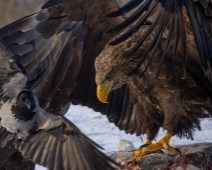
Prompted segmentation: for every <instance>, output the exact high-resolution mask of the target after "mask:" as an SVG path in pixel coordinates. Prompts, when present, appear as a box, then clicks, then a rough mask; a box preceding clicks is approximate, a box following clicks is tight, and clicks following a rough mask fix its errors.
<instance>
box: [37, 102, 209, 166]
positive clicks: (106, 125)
mask: <svg viewBox="0 0 212 170" xmlns="http://www.w3.org/2000/svg"><path fill="white" fill-rule="evenodd" d="M66 117H67V118H68V119H69V120H71V121H72V122H73V123H74V124H75V125H76V126H78V128H80V129H81V131H83V132H84V133H85V134H86V135H87V136H88V137H90V138H91V139H92V140H93V141H95V142H96V143H98V144H99V145H101V146H102V147H103V148H105V150H104V152H109V151H116V150H117V144H118V142H119V140H120V139H125V140H128V141H131V142H132V143H133V144H134V146H135V147H136V148H138V147H139V146H140V145H142V142H143V140H145V135H143V136H142V138H141V137H137V136H135V135H129V134H126V133H125V132H124V131H120V130H119V129H118V128H117V127H115V125H114V124H112V123H110V122H108V120H107V117H106V116H104V115H102V114H101V113H98V112H94V111H93V110H92V109H89V108H87V107H82V106H73V105H72V106H71V107H70V109H69V111H68V113H67V114H66ZM201 128H202V130H201V131H196V132H195V133H194V140H188V139H186V138H183V139H179V138H178V137H172V138H171V140H170V144H171V145H177V144H191V143H197V142H211V141H212V118H208V119H202V120H201ZM165 133H166V131H163V130H162V129H161V130H160V131H159V134H158V136H157V138H156V140H158V139H160V138H161V137H163V136H164V134H165ZM36 170H46V168H44V167H42V166H38V165H37V166H36Z"/></svg>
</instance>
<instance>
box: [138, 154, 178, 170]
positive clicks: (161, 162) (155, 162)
mask: <svg viewBox="0 0 212 170" xmlns="http://www.w3.org/2000/svg"><path fill="white" fill-rule="evenodd" d="M137 162H138V165H139V166H140V167H142V170H151V169H154V170H158V169H168V168H169V167H170V166H171V165H173V163H174V159H173V158H172V157H170V156H168V155H165V154H150V155H147V156H144V157H140V158H138V159H137ZM150 167H151V169H150Z"/></svg>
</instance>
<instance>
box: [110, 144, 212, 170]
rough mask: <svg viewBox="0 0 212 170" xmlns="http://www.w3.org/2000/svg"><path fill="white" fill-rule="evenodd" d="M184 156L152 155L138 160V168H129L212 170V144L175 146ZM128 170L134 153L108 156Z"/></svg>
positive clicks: (134, 167) (142, 169) (123, 152)
mask: <svg viewBox="0 0 212 170" xmlns="http://www.w3.org/2000/svg"><path fill="white" fill-rule="evenodd" d="M175 147H176V148H178V149H180V151H181V153H182V155H181V156H180V155H179V154H170V153H168V152H167V151H166V150H163V151H164V153H165V154H158V153H155V154H153V153H152V154H150V155H146V156H142V157H140V158H138V159H137V165H136V166H129V167H128V170H212V143H197V144H190V145H178V146H175ZM130 150H131V149H130ZM108 155H109V156H110V157H111V158H112V159H114V160H115V161H117V162H118V163H120V164H121V165H122V166H123V167H121V168H120V169H119V170H127V168H126V165H127V162H128V161H129V160H130V159H131V158H132V157H133V155H134V153H133V151H118V152H111V153H109V154H108Z"/></svg>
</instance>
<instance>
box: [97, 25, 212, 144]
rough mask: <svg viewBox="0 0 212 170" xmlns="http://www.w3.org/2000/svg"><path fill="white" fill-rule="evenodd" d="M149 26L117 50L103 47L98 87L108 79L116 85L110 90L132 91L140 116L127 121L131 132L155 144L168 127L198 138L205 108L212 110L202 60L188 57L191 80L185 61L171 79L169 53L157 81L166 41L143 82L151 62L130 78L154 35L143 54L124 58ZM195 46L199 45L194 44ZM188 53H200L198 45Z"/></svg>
mask: <svg viewBox="0 0 212 170" xmlns="http://www.w3.org/2000/svg"><path fill="white" fill-rule="evenodd" d="M145 27H147V26H145ZM145 27H144V28H141V29H140V30H139V31H138V33H136V34H134V35H133V36H131V37H130V38H129V39H128V40H126V41H125V42H123V43H121V44H118V45H115V46H112V45H108V46H106V47H105V48H104V49H103V51H102V52H101V54H100V55H99V56H98V57H97V58H96V61H95V69H96V83H97V84H98V85H100V86H104V84H105V83H106V82H107V81H114V82H113V85H112V88H111V89H110V91H113V90H115V89H117V87H121V86H122V85H126V86H127V87H128V88H129V90H130V93H131V100H132V101H133V103H134V105H135V111H134V112H135V114H132V115H131V117H129V118H128V119H125V121H126V122H127V123H129V125H128V126H127V125H126V129H125V130H126V131H127V132H128V133H136V134H137V135H141V134H147V138H148V139H151V140H153V139H154V138H155V136H156V134H157V132H158V130H159V128H160V127H163V128H164V129H166V130H168V131H169V132H171V133H172V134H174V135H178V136H180V137H182V136H183V137H187V138H191V139H193V138H192V134H193V131H194V129H195V128H198V129H200V126H199V118H202V117H204V116H206V117H208V114H206V113H205V111H204V109H203V108H205V109H209V111H210V109H211V102H210V99H211V97H212V96H211V94H212V91H211V87H210V85H211V84H210V82H209V80H208V78H207V77H204V72H203V71H202V69H201V67H200V66H198V65H197V63H196V62H195V60H194V57H198V56H194V57H193V56H192V55H191V54H190V53H188V56H189V57H188V60H187V62H188V65H187V75H186V79H182V69H181V63H180V61H177V64H176V66H175V72H174V74H173V75H172V77H171V71H170V70H171V66H172V63H171V59H172V56H171V55H170V54H167V57H166V59H165V61H164V63H163V67H162V69H161V72H160V74H159V76H158V77H157V78H156V73H157V71H158V68H159V66H160V61H161V55H162V52H163V51H162V49H161V48H162V47H163V43H165V40H164V41H162V43H161V48H159V49H157V51H156V53H155V58H154V59H153V60H152V62H151V65H150V67H149V68H148V69H147V71H146V72H145V73H144V75H143V76H142V77H141V78H139V75H140V73H141V72H143V71H144V70H145V68H146V65H147V64H148V61H149V60H146V61H145V62H144V63H143V64H142V65H141V67H140V68H139V69H138V70H137V71H136V72H135V73H134V74H133V75H131V76H129V72H130V71H132V70H133V69H134V68H135V67H136V64H137V63H138V61H139V60H140V55H141V56H142V55H144V53H145V49H147V48H148V46H149V43H150V42H151V40H152V39H153V37H154V34H153V35H150V36H149V37H148V39H147V40H146V41H145V42H144V43H143V45H142V46H141V47H140V48H139V50H138V51H139V55H138V53H137V55H136V54H134V55H132V56H126V57H123V54H125V53H127V51H129V50H130V49H131V48H132V47H133V46H134V45H135V44H136V43H137V41H138V40H139V39H140V38H141V37H142V35H143V34H144V33H145V31H146V29H147V28H145ZM164 39H165V38H164ZM192 43H194V42H193V41H191V44H192ZM189 47H190V46H189ZM189 51H191V52H192V54H195V53H196V54H198V53H197V51H196V49H195V48H194V46H191V47H190V49H189ZM195 51H196V52H195ZM149 55H151V53H150V54H149ZM132 122H133V123H132Z"/></svg>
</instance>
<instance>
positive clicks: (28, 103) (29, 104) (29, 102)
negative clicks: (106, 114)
mask: <svg viewBox="0 0 212 170" xmlns="http://www.w3.org/2000/svg"><path fill="white" fill-rule="evenodd" d="M24 104H25V105H26V107H27V108H28V109H30V108H31V101H25V102H24Z"/></svg>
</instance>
